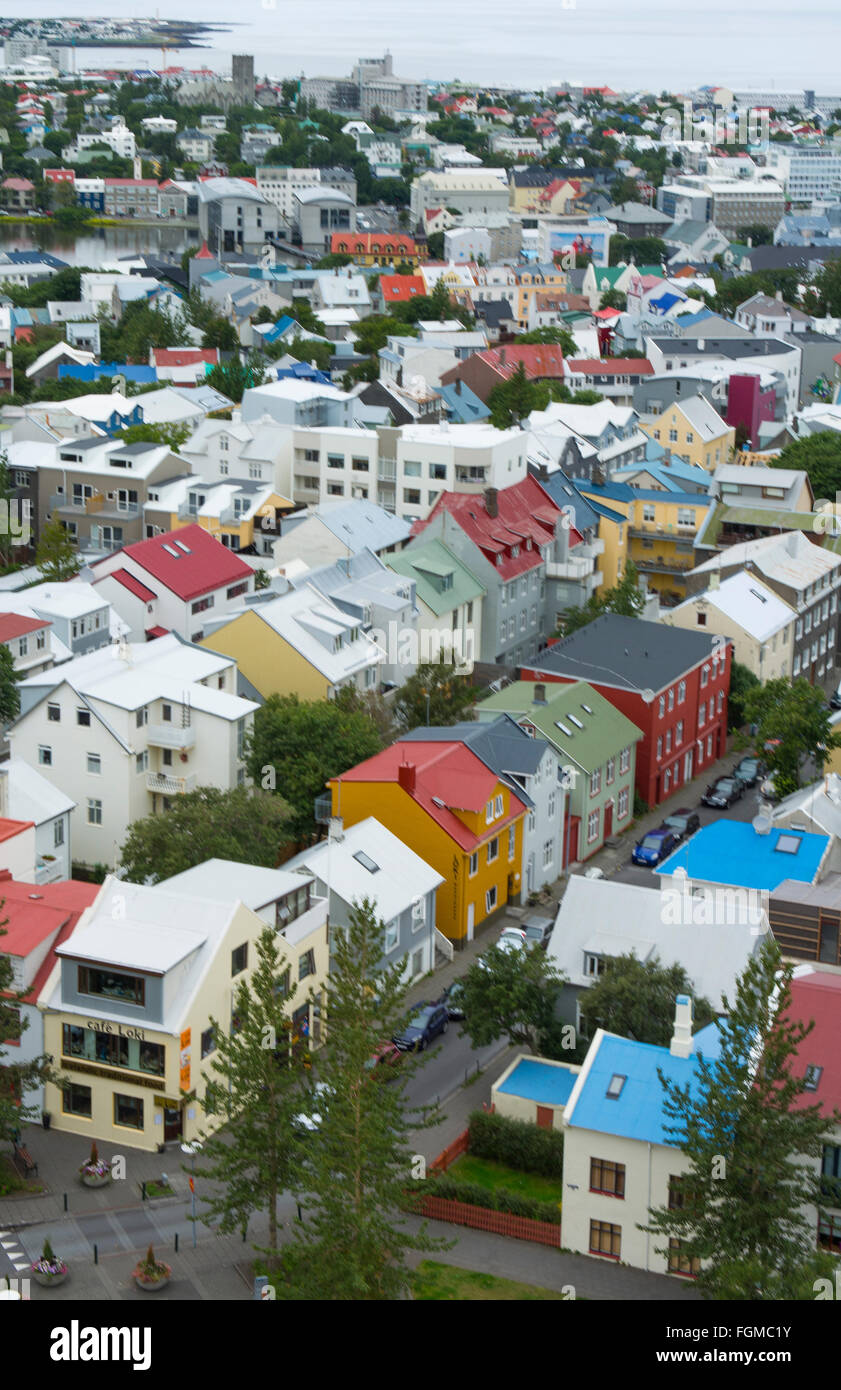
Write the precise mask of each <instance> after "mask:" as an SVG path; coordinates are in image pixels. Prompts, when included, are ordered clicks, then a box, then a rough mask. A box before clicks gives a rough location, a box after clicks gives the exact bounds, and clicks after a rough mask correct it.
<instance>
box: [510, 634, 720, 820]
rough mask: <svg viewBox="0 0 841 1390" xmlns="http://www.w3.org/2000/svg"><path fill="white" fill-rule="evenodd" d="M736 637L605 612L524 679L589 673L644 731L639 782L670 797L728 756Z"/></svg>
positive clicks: (651, 793) (658, 796) (646, 792)
mask: <svg viewBox="0 0 841 1390" xmlns="http://www.w3.org/2000/svg"><path fill="white" fill-rule="evenodd" d="M731 655H732V644H731V643H730V642H729V641H728V640H726V639H722V638H721V637H718V636H712V635H707V634H705V633H701V632H684V631H682V630H681V629H679V628H665V627H664V626H663V625H662V624H660V623H650V622H646V621H645V620H644V619H641V618H625V617H622V616H620V615H619V614H617V613H605V614H602V616H601V617H599V618H596V619H595V621H594V622H592V623H588V624H587V626H586V627H583V628H580V629H579V630H578V631H577V632H573V633H571V634H570V636H568V637H562V638H561V639H560V641H558V642H555V643H554V644H553V645H552V646H551V647H548V648H547V649H546V651H544V652H543V653H542V654H541V656H540V659H539V661H538V662H537V663H534V664H532V665H531V666H525V665H524V666H523V668H522V670H521V672H520V675H521V677H522V679H523V680H536V681H542V682H549V681H563V682H572V681H577V680H586V681H587V682H588V683H589V684H590V685H592V686H593V687H594V688H595V689H596V690H598V691H599V692H600V693H601V694H602V695H604V697H605V699H607V700H609V701H610V703H611V704H612V705H613V706H614V707H615V708H616V709H618V710H620V711H621V712H622V713H623V714H624V715H626V717H627V718H628V719H629V720H630V721H631V723H632V724H635V725H636V727H637V728H638V729H639V730H640V731H641V732H642V739H641V741H640V743H639V744H638V746H637V759H636V789H637V792H638V793H639V795H640V798H641V799H642V800H643V801H645V802H647V804H648V805H649V806H657V805H659V804H660V802H661V801H665V800H666V798H667V797H669V796H671V795H672V793H673V792H675V791H676V790H677V789H678V788H679V787H681V786H683V785H684V783H686V782H689V781H691V780H692V779H693V778H694V777H697V776H698V775H699V773H701V772H702V771H703V770H704V769H705V768H706V767H708V766H710V764H712V763H714V762H715V761H716V760H717V759H718V758H720V757H721V756H722V754H723V752H724V750H725V748H726V746H727V743H726V741H727V692H728V690H729V688H730V661H731Z"/></svg>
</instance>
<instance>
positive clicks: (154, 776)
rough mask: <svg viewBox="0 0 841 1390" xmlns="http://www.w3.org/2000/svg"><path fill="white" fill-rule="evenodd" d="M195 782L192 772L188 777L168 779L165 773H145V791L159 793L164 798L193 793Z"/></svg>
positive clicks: (195, 778) (194, 775)
mask: <svg viewBox="0 0 841 1390" xmlns="http://www.w3.org/2000/svg"><path fill="white" fill-rule="evenodd" d="M197 781H198V779H197V777H196V774H195V773H194V772H191V773H190V774H189V776H188V777H169V776H168V775H167V774H166V773H165V772H147V773H146V790H147V791H150V792H161V793H162V794H163V795H164V796H183V795H184V793H185V792H192V791H195V789H196V785H197Z"/></svg>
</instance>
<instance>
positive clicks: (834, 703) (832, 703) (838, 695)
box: [829, 685, 841, 709]
mask: <svg viewBox="0 0 841 1390" xmlns="http://www.w3.org/2000/svg"><path fill="white" fill-rule="evenodd" d="M829 708H830V709H841V685H838V686H836V688H835V689H834V690H833V692H832V694H831V695H830V697H829Z"/></svg>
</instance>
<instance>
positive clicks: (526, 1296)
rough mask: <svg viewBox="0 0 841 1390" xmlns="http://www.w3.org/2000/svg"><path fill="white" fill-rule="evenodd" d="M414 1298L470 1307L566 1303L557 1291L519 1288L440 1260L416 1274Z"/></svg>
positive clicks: (531, 1286) (512, 1282)
mask: <svg viewBox="0 0 841 1390" xmlns="http://www.w3.org/2000/svg"><path fill="white" fill-rule="evenodd" d="M414 1297H415V1299H420V1300H421V1301H428V1300H433V1299H435V1300H443V1299H447V1300H451V1301H453V1302H468V1303H482V1302H492V1303H514V1302H518V1301H520V1302H522V1301H527V1300H533V1301H546V1300H547V1299H548V1300H553V1301H555V1302H564V1301H565V1300H564V1296H563V1294H560V1293H556V1291H555V1290H554V1289H540V1288H538V1287H537V1286H536V1285H535V1284H518V1283H516V1281H515V1280H514V1279H498V1278H497V1277H496V1275H494V1274H480V1273H479V1272H478V1270H475V1269H458V1268H457V1267H456V1266H455V1265H447V1264H441V1263H440V1261H438V1260H424V1261H423V1262H422V1263H421V1264H420V1265H418V1268H417V1270H416V1271H415V1281H414Z"/></svg>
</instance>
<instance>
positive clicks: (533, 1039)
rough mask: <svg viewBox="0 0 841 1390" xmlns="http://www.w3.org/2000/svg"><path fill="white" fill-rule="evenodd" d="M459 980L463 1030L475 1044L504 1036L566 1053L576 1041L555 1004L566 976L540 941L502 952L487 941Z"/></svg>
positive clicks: (546, 1051) (544, 1052)
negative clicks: (478, 959)
mask: <svg viewBox="0 0 841 1390" xmlns="http://www.w3.org/2000/svg"><path fill="white" fill-rule="evenodd" d="M461 979H462V987H463V994H462V999H461V1003H462V1007H463V1010H464V1022H463V1024H462V1033H466V1034H467V1036H468V1037H469V1038H470V1041H471V1043H472V1045H473V1047H487V1046H488V1045H489V1044H490V1043H492V1042H496V1040H497V1038H507V1039H508V1041H509V1043H510V1044H511V1045H512V1047H528V1048H530V1049H531V1050H532V1052H535V1053H539V1054H540V1055H541V1056H544V1057H555V1058H560V1057H561V1056H562V1054H563V1053H566V1055H567V1057H568V1056H569V1050H570V1049H571V1048H572V1047H573V1046H574V1039H573V1035H572V1032H571V1030H569V1029H566V1030H565V1029H564V1025H563V1024H562V1023H561V1022H560V1019H559V1017H558V1006H559V1003H560V998H561V992H562V990H563V987H564V984H565V980H564V977H563V976H562V975H561V974H559V972H558V971H557V970H556V968H555V966H554V965H552V963H551V961H550V960H549V958H548V956H547V954H546V952H545V951H543V950H541V948H540V947H539V946H532V947H531V948H530V949H528V950H522V951H519V950H518V951H503V950H501V949H500V948H499V947H498V946H491V947H490V948H489V949H488V950H487V951H485V952H484V954H483V955H482V958H481V964H480V963H479V961H474V963H473V964H472V965H471V966H470V968H469V969H468V971H467V973H466V974H465V975H463V976H462V977H461Z"/></svg>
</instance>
